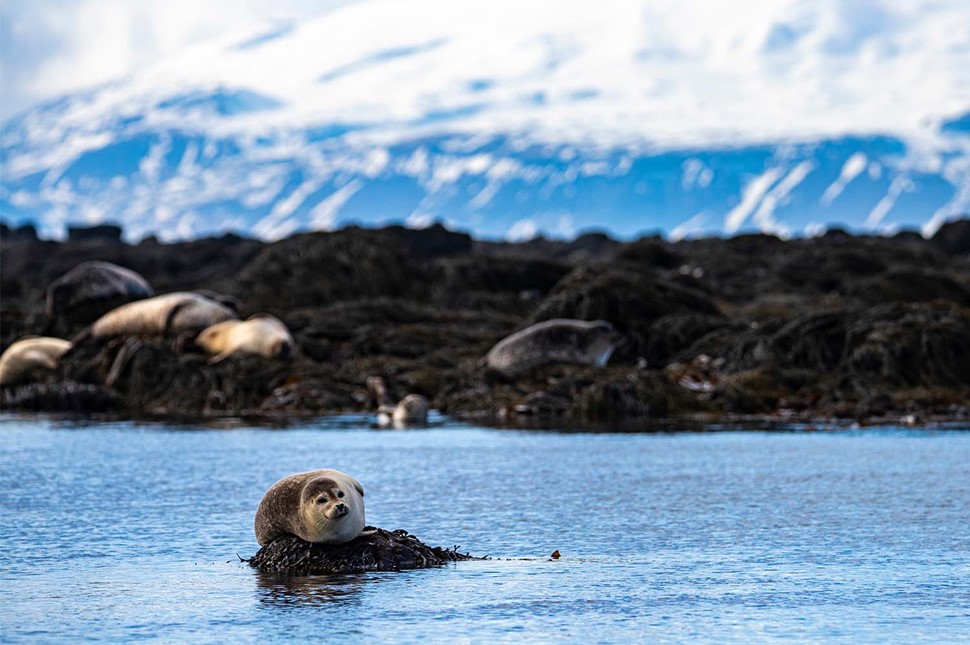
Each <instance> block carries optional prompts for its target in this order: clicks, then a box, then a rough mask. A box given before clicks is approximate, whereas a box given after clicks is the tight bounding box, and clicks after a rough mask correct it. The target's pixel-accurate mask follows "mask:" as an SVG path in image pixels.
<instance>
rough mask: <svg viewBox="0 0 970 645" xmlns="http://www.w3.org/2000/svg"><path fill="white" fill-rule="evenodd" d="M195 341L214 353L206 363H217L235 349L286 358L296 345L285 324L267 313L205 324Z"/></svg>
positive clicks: (234, 351)
mask: <svg viewBox="0 0 970 645" xmlns="http://www.w3.org/2000/svg"><path fill="white" fill-rule="evenodd" d="M195 344H196V345H198V346H199V347H201V348H202V349H204V350H205V351H206V353H208V354H214V356H213V357H212V358H210V359H209V363H218V362H219V361H222V360H225V359H226V358H228V357H229V356H231V355H232V354H235V353H237V352H238V353H241V354H256V355H258V356H263V357H264V358H289V357H290V356H292V355H293V348H294V347H295V343H294V342H293V336H291V335H290V331H289V330H288V329H287V328H286V325H284V324H283V323H282V322H281V321H280V320H279V319H278V318H276V317H274V316H270V315H269V314H256V315H254V316H250V317H249V318H248V319H247V320H246V321H245V322H241V321H239V320H227V321H225V322H221V323H217V324H215V325H212V326H211V327H207V328H205V329H203V330H202V331H201V332H200V333H199V335H198V336H196V337H195Z"/></svg>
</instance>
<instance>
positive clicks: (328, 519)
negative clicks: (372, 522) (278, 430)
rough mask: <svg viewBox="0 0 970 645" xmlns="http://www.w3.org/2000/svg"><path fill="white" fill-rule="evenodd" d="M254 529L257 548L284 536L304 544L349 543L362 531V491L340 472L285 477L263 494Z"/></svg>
mask: <svg viewBox="0 0 970 645" xmlns="http://www.w3.org/2000/svg"><path fill="white" fill-rule="evenodd" d="M255 529H256V540H257V541H258V542H259V545H260V546H266V545H267V544H270V543H271V542H272V541H273V540H275V539H276V538H278V537H280V536H282V535H287V534H289V535H295V536H297V537H298V538H300V539H302V540H305V541H307V542H324V543H327V544H340V543H343V542H350V541H351V540H353V539H354V538H355V537H357V536H358V535H360V534H361V531H363V530H364V489H363V488H362V487H361V485H360V482H358V481H357V480H356V479H354V478H353V477H351V476H350V475H347V474H346V473H342V472H340V471H339V470H331V469H325V470H312V471H310V472H307V473H299V474H296V475H290V476H289V477H284V478H283V479H281V480H279V481H278V482H276V483H275V484H273V485H272V486H270V488H269V490H268V491H266V494H265V495H263V499H262V501H261V502H260V503H259V508H258V509H256V522H255Z"/></svg>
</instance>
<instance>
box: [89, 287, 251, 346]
mask: <svg viewBox="0 0 970 645" xmlns="http://www.w3.org/2000/svg"><path fill="white" fill-rule="evenodd" d="M235 318H236V314H235V313H233V312H232V311H231V310H230V309H229V308H227V307H225V306H224V305H220V304H219V303H218V302H215V301H213V300H210V299H208V298H206V297H204V296H200V295H199V294H197V293H190V292H185V291H179V292H175V293H168V294H165V295H164V296H155V297H154V298H148V299H146V300H139V301H137V302H131V303H129V304H127V305H123V306H121V307H118V308H117V309H113V310H111V311H109V312H108V313H106V314H105V315H103V316H101V317H100V318H98V319H97V320H96V321H95V322H94V324H93V325H91V328H90V333H91V335H92V336H94V337H96V338H101V337H105V336H170V335H177V334H180V333H182V332H186V331H199V330H200V329H205V328H206V327H210V326H212V325H215V324H216V323H220V322H222V321H224V320H234V319H235Z"/></svg>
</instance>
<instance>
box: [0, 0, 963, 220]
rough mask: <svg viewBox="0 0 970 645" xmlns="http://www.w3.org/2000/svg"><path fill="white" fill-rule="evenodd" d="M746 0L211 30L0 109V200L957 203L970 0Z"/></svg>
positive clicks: (104, 207)
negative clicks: (32, 103) (18, 110)
mask: <svg viewBox="0 0 970 645" xmlns="http://www.w3.org/2000/svg"><path fill="white" fill-rule="evenodd" d="M751 4H752V5H758V7H757V8H744V7H742V6H739V5H738V4H737V3H723V2H720V1H719V0H710V1H708V0H705V1H702V2H701V1H696V0H695V1H694V2H684V1H683V0H658V1H655V2H652V3H649V5H645V4H644V3H640V2H636V1H634V0H604V1H602V2H598V3H596V4H595V6H593V7H590V6H589V5H588V3H562V2H551V1H547V0H529V2H511V1H509V0H490V1H489V2H474V3H470V2H457V1H456V2H444V3H443V2H437V1H435V0H413V1H411V2H407V3H403V2H395V1H393V0H391V1H383V0H378V1H370V2H364V3H360V4H355V5H351V6H348V7H345V8H343V9H340V10H338V11H335V12H333V13H330V14H327V15H325V16H322V17H321V18H319V19H316V20H313V21H308V22H303V23H300V24H296V23H287V22H280V23H276V24H272V25H269V26H267V27H266V28H265V29H263V30H260V31H256V32H253V33H248V34H238V35H233V36H231V37H224V38H220V39H218V40H215V41H211V42H207V43H204V44H202V45H197V46H193V47H190V48H187V49H185V50H184V51H181V52H180V53H179V54H178V55H176V56H173V57H171V58H168V59H165V60H161V61H159V62H157V63H156V64H154V65H152V66H150V67H148V68H145V69H140V70H138V71H137V72H136V73H134V74H133V75H131V76H130V77H129V78H125V79H122V80H119V81H116V82H113V83H110V84H107V85H104V86H101V87H97V88H93V89H90V90H88V91H84V92H80V93H76V94H72V95H69V96H64V97H62V98H60V99H58V100H55V101H52V102H49V103H46V104H43V105H40V106H39V107H37V108H34V109H32V110H30V111H28V112H26V113H24V114H21V115H19V116H17V117H15V118H13V119H11V120H9V121H8V122H6V123H4V124H3V126H2V131H0V171H2V174H0V182H2V184H0V212H2V218H3V219H4V220H6V221H8V222H11V223H20V222H22V221H26V220H32V221H35V222H36V223H37V224H38V227H39V229H40V231H41V233H42V234H46V235H49V236H57V235H60V234H62V233H63V231H64V228H65V226H66V225H67V224H68V223H97V222H101V221H114V222H121V223H123V224H124V226H125V229H126V233H127V235H128V236H129V237H130V238H131V239H139V238H141V237H143V236H145V235H149V234H156V235H158V236H159V237H160V238H162V239H176V238H187V237H196V236H200V235H208V234H213V233H218V232H221V231H226V230H232V231H237V232H241V233H245V234H250V235H256V236H259V237H263V238H266V239H275V238H279V237H282V236H285V235H288V234H290V233H293V232H296V231H299V230H310V229H329V228H334V227H338V226H341V225H343V224H346V223H350V222H360V223H364V224H367V225H372V224H381V223H386V222H391V221H398V222H406V223H408V224H409V225H412V226H423V225H426V224H428V223H430V222H432V221H435V220H441V221H445V222H446V223H448V224H449V225H451V226H454V227H457V228H462V229H467V230H470V231H473V232H475V233H476V234H478V235H482V236H489V237H507V238H510V239H523V238H528V237H532V236H533V235H535V234H537V233H544V234H546V235H551V236H570V235H573V234H575V233H576V232H577V231H579V230H582V229H585V228H593V227H595V228H606V229H609V230H610V231H612V232H613V233H615V234H616V235H618V236H621V237H629V236H633V235H636V234H637V233H641V232H644V231H651V230H658V229H659V230H663V231H665V232H667V233H668V234H669V235H671V236H672V237H675V238H677V237H682V236H684V235H692V234H698V233H734V232H738V231H747V230H764V231H770V232H774V233H777V234H780V235H800V234H805V233H808V234H811V233H813V232H814V231H817V230H820V229H821V228H822V227H824V226H825V225H827V224H831V223H840V224H841V225H844V226H849V227H850V228H857V229H863V230H865V229H868V230H879V231H891V230H893V229H895V228H898V227H900V226H912V227H922V228H923V230H924V232H927V233H931V232H932V231H933V230H935V228H936V227H938V226H939V225H940V224H941V223H942V222H943V221H944V220H945V219H946V218H948V217H951V216H953V215H956V214H959V213H962V212H966V211H968V210H970V47H968V46H967V43H968V42H970V4H967V3H964V2H938V3H929V6H923V7H920V6H918V5H921V4H927V3H912V2H907V1H906V0H895V1H891V0H885V1H883V2H858V3H845V2H840V1H838V0H821V1H818V2H812V3H806V2H801V1H800V0H776V1H775V2H772V3H751Z"/></svg>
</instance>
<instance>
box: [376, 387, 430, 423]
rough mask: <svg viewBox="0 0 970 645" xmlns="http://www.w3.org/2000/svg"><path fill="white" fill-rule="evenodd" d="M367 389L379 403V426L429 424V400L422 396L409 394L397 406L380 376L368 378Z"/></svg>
mask: <svg viewBox="0 0 970 645" xmlns="http://www.w3.org/2000/svg"><path fill="white" fill-rule="evenodd" d="M367 389H368V390H370V393H371V395H372V396H373V397H374V399H375V400H376V401H377V424H378V425H382V426H386V425H391V424H392V423H393V424H394V425H395V426H396V427H400V426H405V425H409V424H415V423H416V424H421V423H427V422H428V407H429V403H428V399H426V398H424V397H423V396H421V395H420V394H408V395H407V396H406V397H404V398H403V399H401V400H400V401H399V402H398V403H397V405H395V404H394V403H392V402H391V397H390V396H389V395H388V394H387V388H386V387H385V385H384V379H382V378H381V377H380V376H370V377H368V378H367Z"/></svg>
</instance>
